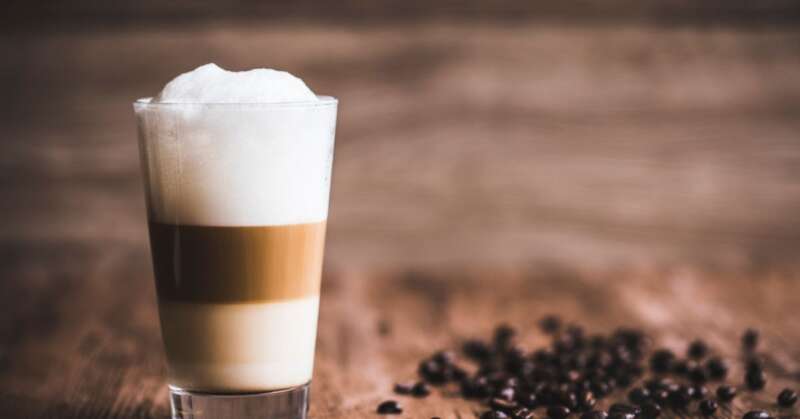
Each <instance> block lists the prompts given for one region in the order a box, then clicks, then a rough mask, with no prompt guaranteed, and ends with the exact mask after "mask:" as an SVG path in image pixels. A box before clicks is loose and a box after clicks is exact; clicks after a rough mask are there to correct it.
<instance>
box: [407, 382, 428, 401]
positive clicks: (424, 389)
mask: <svg viewBox="0 0 800 419" xmlns="http://www.w3.org/2000/svg"><path fill="white" fill-rule="evenodd" d="M411 394H412V395H413V396H414V397H427V396H428V395H429V394H431V388H430V387H429V386H428V385H427V384H425V383H423V382H422V381H420V382H418V383H416V384H414V387H412V388H411Z"/></svg>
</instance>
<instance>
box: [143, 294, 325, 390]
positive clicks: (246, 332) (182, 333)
mask: <svg viewBox="0 0 800 419" xmlns="http://www.w3.org/2000/svg"><path fill="white" fill-rule="evenodd" d="M318 306H319V297H318V296H314V297H309V298H305V299H299V300H290V301H284V302H274V303H259V304H196V303H161V304H160V305H159V312H160V317H161V333H162V335H163V337H164V344H165V347H166V353H167V358H168V361H169V376H170V380H169V383H170V384H172V385H175V386H178V387H180V388H184V389H189V390H197V391H209V392H257V391H266V390H277V389H282V388H287V387H292V386H297V385H300V384H304V383H307V382H308V381H310V380H311V373H312V370H313V367H314V345H315V342H316V333H317V313H318Z"/></svg>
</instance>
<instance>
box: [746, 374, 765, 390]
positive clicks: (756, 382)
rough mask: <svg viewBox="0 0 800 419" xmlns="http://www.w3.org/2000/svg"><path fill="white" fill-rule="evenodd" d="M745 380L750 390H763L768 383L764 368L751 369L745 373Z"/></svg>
mask: <svg viewBox="0 0 800 419" xmlns="http://www.w3.org/2000/svg"><path fill="white" fill-rule="evenodd" d="M744 382H745V384H747V388H749V389H750V390H753V391H757V390H761V389H763V388H764V386H765V385H766V384H767V376H766V374H764V371H763V370H751V371H748V372H747V374H745V377H744Z"/></svg>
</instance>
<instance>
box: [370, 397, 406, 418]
mask: <svg viewBox="0 0 800 419" xmlns="http://www.w3.org/2000/svg"><path fill="white" fill-rule="evenodd" d="M376 411H377V412H378V414H381V415H397V414H400V413H403V408H402V407H400V403H397V401H395V400H386V401H385V402H383V403H381V404H379V405H378V409H377V410H376Z"/></svg>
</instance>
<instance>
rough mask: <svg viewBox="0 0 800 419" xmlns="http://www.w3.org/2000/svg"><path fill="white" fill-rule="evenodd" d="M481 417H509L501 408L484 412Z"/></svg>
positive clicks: (487, 418) (498, 418)
mask: <svg viewBox="0 0 800 419" xmlns="http://www.w3.org/2000/svg"><path fill="white" fill-rule="evenodd" d="M481 419H508V415H507V414H505V413H503V412H501V411H499V410H487V411H485V412H483V414H482V415H481Z"/></svg>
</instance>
